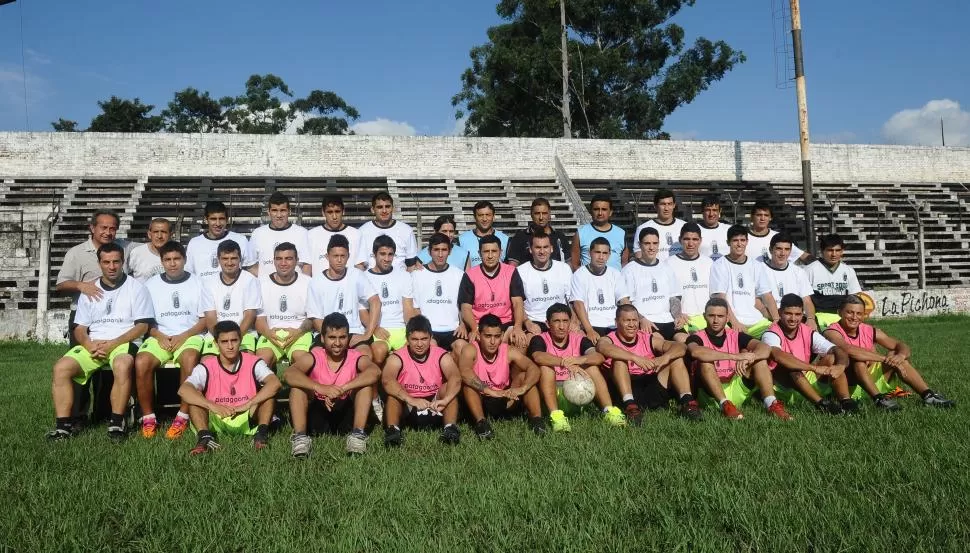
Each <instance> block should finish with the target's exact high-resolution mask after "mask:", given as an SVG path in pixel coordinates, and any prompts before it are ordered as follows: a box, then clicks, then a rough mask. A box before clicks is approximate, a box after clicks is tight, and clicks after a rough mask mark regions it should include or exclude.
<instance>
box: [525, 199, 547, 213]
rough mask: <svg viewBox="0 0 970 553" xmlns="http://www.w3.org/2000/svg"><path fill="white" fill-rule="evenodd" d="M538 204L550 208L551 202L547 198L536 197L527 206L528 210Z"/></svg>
mask: <svg viewBox="0 0 970 553" xmlns="http://www.w3.org/2000/svg"><path fill="white" fill-rule="evenodd" d="M540 205H544V206H546V207H548V208H549V209H552V204H550V203H549V200H547V199H545V198H536V199H534V200H532V205H530V206H529V211H532V210H533V209H535V208H536V206H540Z"/></svg>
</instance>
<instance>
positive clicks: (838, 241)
mask: <svg viewBox="0 0 970 553" xmlns="http://www.w3.org/2000/svg"><path fill="white" fill-rule="evenodd" d="M818 245H819V249H821V250H823V251H824V250H826V249H828V248H834V247H836V246H840V247H842V248H844V247H845V240H842V237H841V236H839V235H838V234H826V235H825V236H823V237H822V239H821V240H819V242H818Z"/></svg>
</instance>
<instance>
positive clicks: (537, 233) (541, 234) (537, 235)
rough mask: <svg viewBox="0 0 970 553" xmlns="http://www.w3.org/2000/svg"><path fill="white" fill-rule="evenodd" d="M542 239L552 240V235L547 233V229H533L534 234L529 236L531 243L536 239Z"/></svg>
mask: <svg viewBox="0 0 970 553" xmlns="http://www.w3.org/2000/svg"><path fill="white" fill-rule="evenodd" d="M542 239H548V240H552V236H549V235H548V234H546V231H544V230H542V229H536V230H534V231H532V236H530V237H529V243H530V244H531V243H533V242H535V241H536V240H542Z"/></svg>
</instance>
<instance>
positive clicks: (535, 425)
mask: <svg viewBox="0 0 970 553" xmlns="http://www.w3.org/2000/svg"><path fill="white" fill-rule="evenodd" d="M529 428H531V429H532V432H533V433H535V435H536V436H540V437H541V436H545V435H546V421H545V419H543V418H542V417H532V418H530V419H529Z"/></svg>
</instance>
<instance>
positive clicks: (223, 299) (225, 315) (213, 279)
mask: <svg viewBox="0 0 970 553" xmlns="http://www.w3.org/2000/svg"><path fill="white" fill-rule="evenodd" d="M262 297H263V296H262V291H261V290H260V289H259V280H258V279H257V278H256V277H254V276H253V275H252V273H250V272H248V271H241V272H240V273H239V276H238V277H237V278H236V280H234V281H233V282H231V283H229V284H226V283H225V282H223V281H222V273H221V272H220V273H216V274H215V275H213V276H210V277H209V278H206V279H203V280H202V310H203V311H204V312H206V313H208V312H210V311H214V312H215V314H216V321H232V322H234V323H236V324H241V323H242V320H243V318H244V317H245V315H246V311H248V310H250V309H253V310H255V311H256V313H257V314H258V313H259V311H260V310H261V309H262V308H263V301H262ZM249 333H250V334H253V333H255V330H254V329H252V328H250V329H249Z"/></svg>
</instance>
